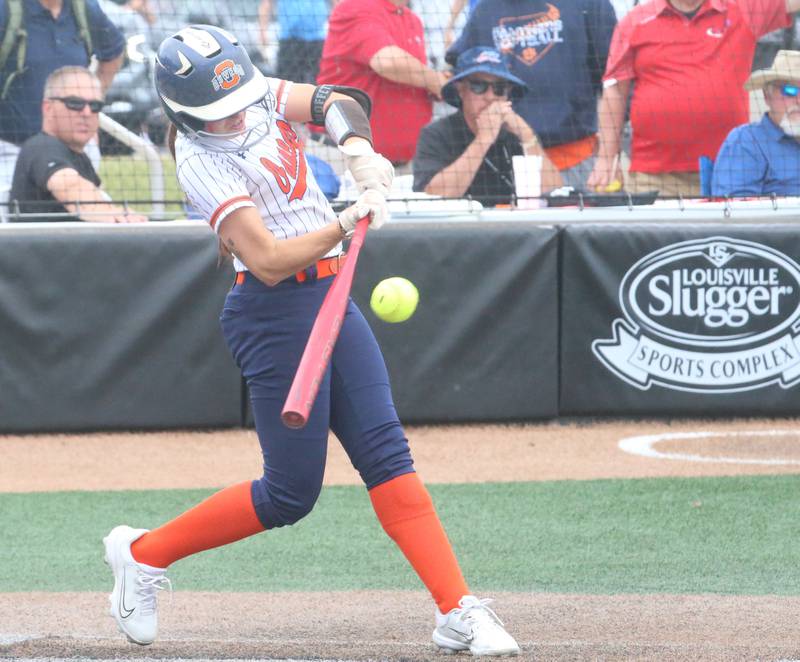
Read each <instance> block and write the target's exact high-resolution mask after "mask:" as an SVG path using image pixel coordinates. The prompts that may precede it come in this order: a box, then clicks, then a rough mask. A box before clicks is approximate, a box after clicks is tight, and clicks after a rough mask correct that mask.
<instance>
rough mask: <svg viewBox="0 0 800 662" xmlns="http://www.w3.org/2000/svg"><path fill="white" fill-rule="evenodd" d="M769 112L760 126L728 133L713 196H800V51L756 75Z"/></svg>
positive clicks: (754, 82)
mask: <svg viewBox="0 0 800 662" xmlns="http://www.w3.org/2000/svg"><path fill="white" fill-rule="evenodd" d="M745 88H747V89H748V90H761V91H762V92H763V94H764V99H765V100H766V102H767V107H768V108H769V110H768V111H767V112H766V113H764V117H763V118H762V119H761V121H760V122H757V123H755V124H743V125H741V126H738V127H736V128H735V129H734V130H733V131H731V132H730V133H729V134H728V137H727V138H726V139H725V142H724V143H723V144H722V147H721V148H720V150H719V154H718V155H717V159H716V164H715V166H714V176H713V179H712V183H711V192H712V194H713V195H715V196H754V195H800V51H778V53H777V55H775V60H774V62H773V63H772V66H771V67H770V68H769V69H760V70H758V71H755V72H753V74H752V75H751V76H750V78H749V79H748V80H747V82H746V83H745Z"/></svg>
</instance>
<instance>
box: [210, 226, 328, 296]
mask: <svg viewBox="0 0 800 662" xmlns="http://www.w3.org/2000/svg"><path fill="white" fill-rule="evenodd" d="M341 241H342V232H341V229H340V227H339V223H338V221H334V222H333V223H329V224H328V225H326V226H325V227H323V228H321V229H320V230H316V231H314V232H309V233H308V234H304V235H302V236H300V237H292V238H291V239H286V240H283V241H274V242H271V243H270V245H269V246H267V247H265V249H264V250H261V251H253V252H252V254H242V253H240V252H239V250H237V248H238V247H237V246H236V244H235V243H234V241H233V240H231V241H226V242H225V245H226V246H227V247H228V249H229V250H230V251H231V252H233V253H235V254H236V255H237V256H238V257H239V259H240V260H242V262H244V264H245V266H246V267H247V268H248V269H249V270H250V271H251V272H252V273H253V275H255V277H256V278H258V279H259V280H260V281H262V282H263V283H266V284H267V285H277V284H278V283H280V282H281V281H282V280H285V279H286V278H289V277H290V276H292V275H294V274H296V273H297V272H298V271H302V270H303V269H305V268H306V267H308V266H309V265H311V264H313V263H314V262H316V261H317V260H319V259H320V258H321V257H322V256H323V255H325V254H326V253H327V252H328V251H330V250H331V249H332V248H333V247H334V246H336V245H337V244H339V242H341Z"/></svg>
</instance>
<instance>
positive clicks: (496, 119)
mask: <svg viewBox="0 0 800 662" xmlns="http://www.w3.org/2000/svg"><path fill="white" fill-rule="evenodd" d="M526 89H527V86H526V85H525V83H524V82H523V81H522V80H520V79H519V78H517V77H516V76H514V75H513V74H512V73H511V72H510V71H509V70H508V67H507V66H506V63H505V61H504V60H503V57H502V55H501V54H500V53H499V52H498V51H496V50H495V49H493V48H491V47H481V46H477V47H475V48H471V49H469V50H467V51H465V52H464V53H462V54H461V55H460V56H459V58H458V61H457V63H456V67H455V70H454V72H453V76H452V78H450V80H449V81H448V82H447V84H445V85H444V86H443V87H442V97H443V99H444V100H445V101H446V102H447V103H449V104H450V105H451V106H455V107H456V108H458V110H457V111H456V112H455V113H453V114H451V115H448V116H447V117H443V118H441V119H439V120H436V121H435V122H432V123H431V124H429V125H428V126H426V127H425V128H424V129H423V130H422V132H421V133H420V136H419V140H418V142H417V153H416V155H415V156H414V164H413V165H414V190H415V191H425V192H426V193H430V194H431V195H441V196H443V197H447V198H460V197H466V196H470V197H472V198H474V199H476V200H478V201H479V202H481V203H482V204H484V205H497V204H507V203H509V202H510V201H511V199H512V197H513V195H514V190H515V187H514V175H513V170H512V161H511V158H512V157H513V156H516V155H522V154H527V155H531V156H540V157H542V172H541V177H542V180H541V190H542V193H547V192H549V191H551V190H553V189H554V188H557V187H559V186H561V175H560V174H559V172H558V169H557V168H556V167H555V165H553V163H552V162H551V161H550V159H549V158H548V157H547V155H546V154H545V152H544V150H543V149H542V146H541V144H540V143H539V140H538V138H537V137H536V134H535V133H534V131H533V129H531V127H530V126H528V124H527V123H526V122H525V120H524V119H522V118H521V117H520V116H519V115H518V114H517V113H515V112H514V110H513V109H512V107H511V102H512V101H513V100H514V99H517V98H520V97H521V96H523V95H524V94H525V91H526Z"/></svg>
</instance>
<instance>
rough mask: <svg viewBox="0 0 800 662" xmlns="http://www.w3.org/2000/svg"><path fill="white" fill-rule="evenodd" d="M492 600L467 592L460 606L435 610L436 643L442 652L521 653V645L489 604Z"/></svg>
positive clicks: (496, 654)
mask: <svg viewBox="0 0 800 662" xmlns="http://www.w3.org/2000/svg"><path fill="white" fill-rule="evenodd" d="M490 602H491V600H488V599H486V600H479V599H478V598H476V597H475V596H473V595H465V596H464V597H463V598H461V600H459V601H458V605H459V606H458V607H456V608H455V609H451V610H450V611H449V612H447V613H446V614H442V613H441V612H440V611H439V610H438V609H437V610H436V629H435V630H434V631H433V643H435V644H436V645H437V646H438V647H439V650H440V651H441V652H442V653H447V654H450V653H459V652H461V651H469V652H470V653H472V654H473V655H475V656H496V657H499V656H505V655H517V654H519V646H518V645H517V642H516V641H514V637H512V636H511V635H510V634H508V632H506V631H505V628H504V627H503V623H502V621H501V620H500V619H499V618H498V617H497V614H495V613H494V612H493V611H492V610H491V609H489V607H488V606H487V605H488V604H489V603H490Z"/></svg>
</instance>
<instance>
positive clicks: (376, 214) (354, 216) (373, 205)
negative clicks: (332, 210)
mask: <svg viewBox="0 0 800 662" xmlns="http://www.w3.org/2000/svg"><path fill="white" fill-rule="evenodd" d="M365 216H369V219H370V220H369V227H370V229H371V230H378V229H380V228H381V226H383V224H384V223H386V221H388V220H389V207H388V205H387V204H386V198H385V197H384V195H383V194H382V193H381V192H380V191H376V190H374V189H368V190H366V191H364V192H363V193H362V194H361V195H359V196H358V200H356V201H355V204H353V205H351V206H350V207H348V208H347V209H345V210H344V211H343V212H342V213H341V214H339V227H340V228H341V230H342V234H343V235H344V236H345V237H350V236H352V234H353V231H354V230H355V229H356V223H358V221H360V220H361V219H362V218H364V217H365Z"/></svg>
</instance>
